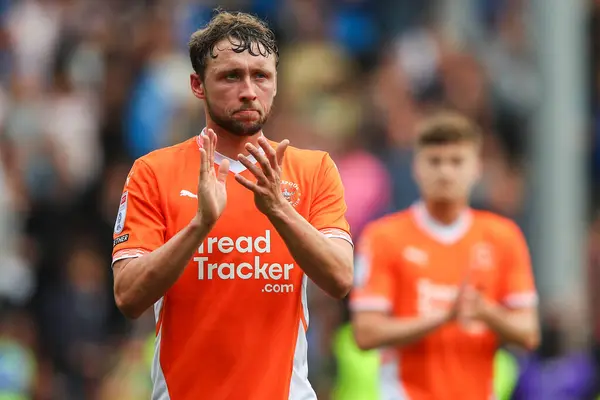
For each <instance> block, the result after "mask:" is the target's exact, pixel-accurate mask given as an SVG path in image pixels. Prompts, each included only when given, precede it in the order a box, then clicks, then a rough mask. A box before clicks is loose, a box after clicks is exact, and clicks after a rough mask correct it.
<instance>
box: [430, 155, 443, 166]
mask: <svg viewBox="0 0 600 400" xmlns="http://www.w3.org/2000/svg"><path fill="white" fill-rule="evenodd" d="M441 163H442V159H441V158H439V157H431V158H430V159H429V164H430V165H431V166H433V167H437V166H439V165H440V164H441Z"/></svg>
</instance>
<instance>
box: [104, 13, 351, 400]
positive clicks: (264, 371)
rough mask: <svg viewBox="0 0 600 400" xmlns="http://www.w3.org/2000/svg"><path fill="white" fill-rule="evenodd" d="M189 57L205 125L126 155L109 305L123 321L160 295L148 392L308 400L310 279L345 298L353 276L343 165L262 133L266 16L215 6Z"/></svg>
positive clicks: (266, 108)
mask: <svg viewBox="0 0 600 400" xmlns="http://www.w3.org/2000/svg"><path fill="white" fill-rule="evenodd" d="M190 58H191V62H192V66H193V69H194V73H192V74H191V78H190V82H191V89H192V92H193V93H194V95H195V96H196V97H197V98H198V99H201V100H203V101H204V103H205V110H206V121H207V122H206V128H205V129H204V130H203V131H202V133H201V134H200V135H198V136H197V137H195V138H192V139H190V140H187V141H185V142H184V143H180V144H177V145H175V146H172V147H169V148H165V149H160V150H157V151H155V152H152V153H150V154H148V155H146V156H144V157H141V158H140V159H138V160H136V162H135V163H134V165H133V167H132V169H131V172H130V174H129V176H128V178H127V181H126V183H125V188H124V190H123V195H122V197H121V203H120V206H119V212H118V215H117V221H116V223H115V231H114V238H113V240H114V250H113V274H114V281H115V283H114V294H115V299H116V303H117V305H118V307H119V309H120V310H121V311H122V312H123V313H124V314H125V315H126V316H129V317H131V318H136V317H138V316H140V315H141V314H142V313H143V312H144V311H145V310H147V309H148V308H150V307H151V306H154V312H155V318H156V335H157V339H156V344H155V355H154V361H153V368H152V380H153V384H154V388H153V394H152V399H153V400H192V399H193V400H197V399H210V400H226V399H227V400H238V399H239V400H264V399H269V400H287V399H303V400H310V399H316V395H315V393H314V391H313V389H312V388H311V385H310V383H309V382H308V378H307V362H306V357H307V341H306V330H307V327H308V311H307V302H306V285H307V279H308V278H310V279H312V280H313V281H314V282H315V283H316V284H317V285H318V286H319V287H321V288H322V289H323V290H324V291H325V292H327V293H328V294H330V295H331V296H333V297H335V298H342V297H344V296H345V295H346V294H347V293H348V292H349V290H350V286H351V284H352V277H353V272H352V268H353V245H352V239H351V237H350V232H349V227H348V223H347V221H346V219H345V211H346V204H345V202H344V192H343V187H342V184H341V180H340V176H339V173H338V171H337V168H336V167H335V164H334V163H333V161H332V160H331V157H330V156H329V155H328V154H327V153H324V152H319V151H309V150H300V149H297V148H293V147H291V146H288V141H287V140H285V141H283V142H281V143H279V144H278V143H273V142H271V141H269V140H267V139H266V138H265V137H264V135H263V132H262V127H263V125H264V124H265V122H266V121H267V119H268V116H269V113H270V110H271V107H272V104H273V99H274V97H275V93H276V91H277V84H276V83H277V69H276V67H277V61H278V51H277V46H276V42H275V39H274V36H273V33H272V32H271V30H270V29H269V28H268V27H267V26H266V25H265V24H264V23H263V22H262V21H260V20H258V19H257V18H254V17H252V16H250V15H247V14H243V13H227V12H219V13H217V14H216V15H215V16H214V17H213V19H212V20H211V21H210V22H209V23H208V25H207V26H206V27H205V28H204V29H201V30H199V31H197V32H196V33H194V34H193V36H192V38H191V41H190ZM215 165H217V166H215Z"/></svg>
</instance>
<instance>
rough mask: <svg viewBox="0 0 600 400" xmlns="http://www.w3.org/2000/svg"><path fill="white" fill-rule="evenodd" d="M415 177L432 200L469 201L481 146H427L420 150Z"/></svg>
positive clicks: (476, 174) (477, 174) (477, 175)
mask: <svg viewBox="0 0 600 400" xmlns="http://www.w3.org/2000/svg"><path fill="white" fill-rule="evenodd" d="M414 172H415V179H416V181H417V184H418V185H419V187H420V189H421V195H422V197H423V198H424V199H425V200H430V201H446V202H448V201H450V202H452V201H467V199H468V197H469V195H470V193H471V189H472V188H473V185H474V184H475V182H476V181H477V179H478V178H479V174H480V161H479V147H478V146H477V145H476V144H474V143H467V142H463V143H451V144H441V145H429V146H425V147H423V148H421V149H419V150H418V151H417V154H416V156H415V165H414Z"/></svg>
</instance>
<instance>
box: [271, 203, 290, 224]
mask: <svg viewBox="0 0 600 400" xmlns="http://www.w3.org/2000/svg"><path fill="white" fill-rule="evenodd" d="M294 211H295V210H294V207H292V205H291V204H290V203H288V202H287V201H285V200H282V201H281V202H280V203H279V204H277V205H276V206H274V207H272V208H271V209H270V210H269V212H268V213H266V215H267V218H269V220H270V221H271V222H275V221H282V220H285V219H287V217H288V216H289V215H290V213H293V212H294Z"/></svg>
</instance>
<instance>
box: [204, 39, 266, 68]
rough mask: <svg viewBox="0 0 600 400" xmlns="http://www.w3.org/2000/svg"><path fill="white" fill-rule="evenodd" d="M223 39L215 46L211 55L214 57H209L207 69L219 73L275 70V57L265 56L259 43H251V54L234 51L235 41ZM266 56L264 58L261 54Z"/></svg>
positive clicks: (263, 49) (264, 51) (247, 51)
mask: <svg viewBox="0 0 600 400" xmlns="http://www.w3.org/2000/svg"><path fill="white" fill-rule="evenodd" d="M232 41H233V43H234V44H231V42H230V41H229V39H223V40H221V41H219V42H217V44H216V45H215V48H214V50H213V54H214V55H215V56H216V57H211V56H209V58H208V62H207V66H208V68H209V69H212V70H215V71H220V70H228V69H270V70H275V55H274V54H267V52H266V49H265V48H264V46H262V45H260V44H259V43H252V48H251V50H252V53H254V54H256V55H254V54H250V51H249V50H244V51H242V52H237V51H234V49H236V48H237V46H236V44H237V42H236V40H235V39H232ZM261 53H262V54H266V56H264V55H262V54H261Z"/></svg>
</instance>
